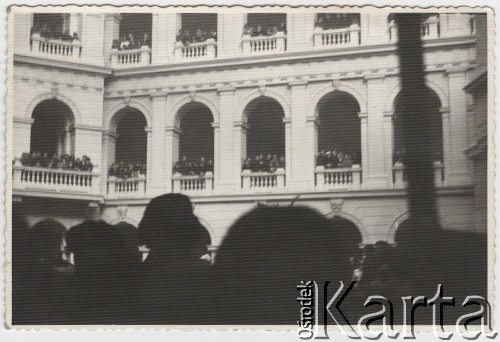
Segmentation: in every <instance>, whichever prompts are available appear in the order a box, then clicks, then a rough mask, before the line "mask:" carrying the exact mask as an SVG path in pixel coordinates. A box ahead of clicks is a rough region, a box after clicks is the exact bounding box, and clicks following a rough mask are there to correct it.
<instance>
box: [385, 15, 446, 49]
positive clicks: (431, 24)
mask: <svg viewBox="0 0 500 342" xmlns="http://www.w3.org/2000/svg"><path fill="white" fill-rule="evenodd" d="M420 34H421V37H422V39H423V40H425V39H437V38H439V36H440V29H439V16H432V17H429V18H427V20H426V21H425V22H424V23H422V26H421V27H420ZM389 41H390V42H391V43H396V42H397V41H398V26H397V25H396V22H395V21H394V20H392V21H391V22H389Z"/></svg>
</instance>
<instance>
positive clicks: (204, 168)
mask: <svg viewBox="0 0 500 342" xmlns="http://www.w3.org/2000/svg"><path fill="white" fill-rule="evenodd" d="M213 171H214V164H213V162H212V159H206V158H205V157H200V158H196V159H189V158H188V157H186V156H182V158H181V160H179V161H177V162H176V163H175V164H174V167H173V172H174V173H180V174H181V175H183V176H193V175H200V176H203V175H204V174H205V173H207V172H213Z"/></svg>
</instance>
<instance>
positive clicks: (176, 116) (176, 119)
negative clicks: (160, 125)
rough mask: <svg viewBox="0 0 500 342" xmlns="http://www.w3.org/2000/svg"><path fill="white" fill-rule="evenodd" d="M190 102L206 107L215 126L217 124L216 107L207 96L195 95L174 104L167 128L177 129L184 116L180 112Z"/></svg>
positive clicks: (185, 97) (217, 114) (182, 98)
mask: <svg viewBox="0 0 500 342" xmlns="http://www.w3.org/2000/svg"><path fill="white" fill-rule="evenodd" d="M192 102H195V103H200V104H202V105H204V106H206V107H207V108H208V109H209V110H210V112H211V113H212V117H213V122H214V124H217V123H218V122H219V108H218V106H217V105H216V104H215V103H214V102H213V101H212V100H211V99H210V98H208V97H207V96H204V95H201V94H197V93H195V94H193V95H185V96H183V97H181V98H180V99H179V100H177V101H176V102H175V103H174V105H173V106H172V109H171V111H170V112H171V113H172V115H169V117H170V118H171V119H170V120H172V122H170V123H168V124H167V126H173V127H177V128H179V127H180V122H181V120H182V117H183V115H184V114H185V113H183V112H182V108H184V107H185V106H186V105H187V104H189V103H192ZM167 120H169V119H167Z"/></svg>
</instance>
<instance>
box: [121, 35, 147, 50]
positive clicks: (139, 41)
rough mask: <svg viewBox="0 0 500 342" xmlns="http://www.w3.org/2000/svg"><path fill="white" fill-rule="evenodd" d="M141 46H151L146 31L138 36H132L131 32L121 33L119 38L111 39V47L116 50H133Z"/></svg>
mask: <svg viewBox="0 0 500 342" xmlns="http://www.w3.org/2000/svg"><path fill="white" fill-rule="evenodd" d="M143 46H148V47H151V37H150V36H149V34H148V33H144V35H143V36H142V37H140V38H134V35H133V34H132V33H129V34H128V35H123V36H122V37H121V38H120V39H115V40H113V45H112V46H111V48H112V49H116V50H133V49H140V48H141V47H143Z"/></svg>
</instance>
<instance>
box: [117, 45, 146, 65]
mask: <svg viewBox="0 0 500 342" xmlns="http://www.w3.org/2000/svg"><path fill="white" fill-rule="evenodd" d="M150 62H151V49H150V48H149V46H146V45H145V46H142V47H141V48H140V49H132V50H117V49H113V50H111V67H113V68H131V67H138V66H144V65H149V64H150Z"/></svg>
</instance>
